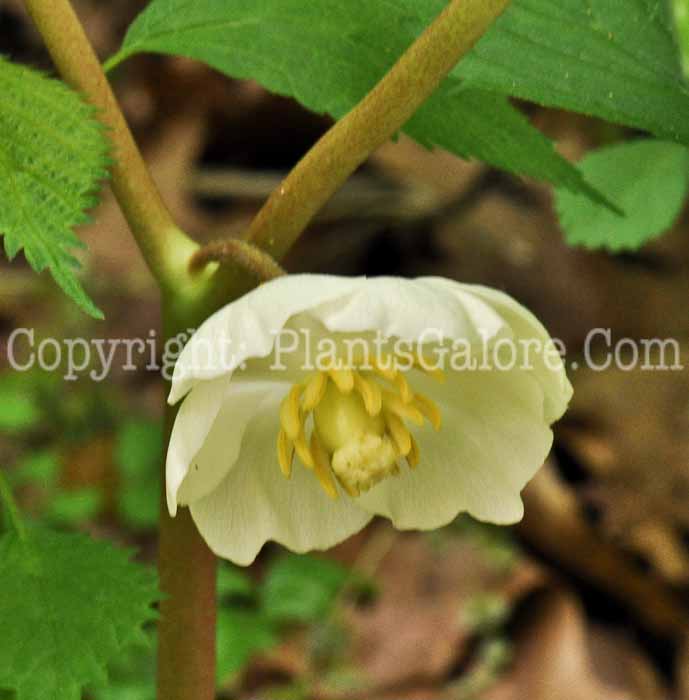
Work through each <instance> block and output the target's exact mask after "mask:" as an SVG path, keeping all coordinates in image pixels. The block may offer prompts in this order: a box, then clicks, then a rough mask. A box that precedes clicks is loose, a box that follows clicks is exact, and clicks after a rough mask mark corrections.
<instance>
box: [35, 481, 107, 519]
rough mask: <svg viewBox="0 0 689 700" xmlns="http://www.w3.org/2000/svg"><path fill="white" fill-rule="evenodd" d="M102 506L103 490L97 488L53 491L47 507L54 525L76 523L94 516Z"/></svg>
mask: <svg viewBox="0 0 689 700" xmlns="http://www.w3.org/2000/svg"><path fill="white" fill-rule="evenodd" d="M102 507H103V492H102V491H100V490H99V489H97V488H82V489H78V490H74V491H65V490H60V491H57V492H56V493H54V494H53V495H52V497H51V499H50V504H49V507H48V513H47V515H48V517H49V518H50V520H52V521H53V522H54V523H55V524H56V525H77V524H79V523H82V522H84V521H85V520H90V519H92V518H94V517H95V516H96V515H98V513H99V512H100V510H101V508H102Z"/></svg>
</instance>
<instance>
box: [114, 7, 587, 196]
mask: <svg viewBox="0 0 689 700" xmlns="http://www.w3.org/2000/svg"><path fill="white" fill-rule="evenodd" d="M444 5H445V2H444V0H442V1H440V2H439V1H438V0H432V1H431V2H428V3H425V2H418V0H400V1H398V2H395V3H391V2H380V1H377V2H376V1H374V0H347V2H343V3H333V2H332V0H310V1H309V2H304V1H303V0H234V1H233V2H232V3H228V2H226V1H225V0H198V2H194V3H191V2H188V0H153V2H151V3H150V4H149V5H148V7H147V8H146V9H145V10H144V11H143V12H142V13H141V14H140V15H139V17H138V18H137V19H136V20H135V22H134V23H133V24H132V26H131V27H130V28H129V31H128V32H127V36H126V38H125V41H124V45H123V47H122V49H121V50H120V52H119V53H117V54H116V55H115V56H113V57H112V58H111V59H110V61H108V63H107V66H108V67H113V66H114V65H116V64H117V63H119V62H121V61H122V60H124V59H125V58H127V57H128V56H131V55H133V54H135V53H138V52H142V51H148V52H156V53H165V54H173V55H174V54H181V55H184V56H188V57H190V58H194V59H198V60H200V61H204V62H205V63H207V64H208V65H210V66H212V67H214V68H216V69H217V70H219V71H221V72H223V73H225V74H227V75H230V76H232V77H236V78H248V79H254V80H257V81H258V82H260V83H262V84H263V85H264V86H266V87H267V88H268V89H269V90H272V91H273V92H276V93H279V94H283V95H288V96H290V97H294V98H295V99H297V100H298V101H299V102H301V103H302V104H303V105H304V106H306V107H307V108H308V109H311V110H313V111H315V112H326V113H328V114H330V115H332V116H334V117H336V118H340V117H342V116H343V115H344V114H346V113H347V112H348V111H349V110H350V109H351V108H352V107H354V105H355V104H357V103H358V102H359V101H360V100H361V99H362V98H363V97H364V96H365V95H366V93H367V92H368V91H369V90H370V89H371V88H372V87H373V86H374V85H375V84H376V82H377V81H378V80H379V79H380V78H381V77H382V76H383V75H384V74H385V73H386V72H387V71H388V70H389V69H390V67H391V66H392V65H393V63H394V62H395V60H396V59H397V57H398V56H400V55H401V54H402V53H403V52H404V51H405V50H406V49H407V48H408V46H409V45H410V44H411V43H412V42H413V41H414V39H415V38H416V37H417V36H418V35H419V34H420V33H421V32H422V31H423V30H424V29H425V27H426V26H427V25H428V24H429V23H430V22H431V20H432V19H433V18H434V17H435V16H436V15H437V14H438V13H439V12H440V11H441V10H442V9H443V7H444ZM405 131H408V132H409V134H410V135H411V136H413V137H414V138H415V139H417V140H418V141H420V142H422V143H424V144H427V145H429V146H430V145H437V146H442V147H443V148H446V149H448V150H450V151H452V152H453V153H456V154H458V155H460V156H463V157H467V158H470V157H471V158H478V159H480V160H484V161H486V162H487V163H490V164H492V165H495V166H497V167H500V168H505V169H507V170H510V171H512V172H516V173H519V174H523V175H529V176H532V177H535V178H538V179H545V180H549V181H551V182H553V183H554V184H557V185H559V186H562V187H567V188H570V189H573V190H575V191H585V192H588V193H589V194H590V195H591V196H593V197H596V193H595V192H593V191H592V190H591V188H590V187H588V186H587V184H586V183H585V182H584V181H583V179H582V177H581V175H580V173H579V172H578V171H577V170H576V168H575V167H574V166H572V165H571V164H569V163H568V162H567V161H566V160H565V159H564V158H562V157H561V156H559V155H558V154H557V153H556V152H555V150H554V149H553V147H552V144H551V142H550V141H548V139H546V138H545V137H544V136H543V135H542V134H541V133H540V132H538V130H536V129H535V128H533V127H532V126H531V125H530V124H529V122H528V121H527V120H526V119H525V118H524V117H523V116H522V115H521V114H520V113H519V112H517V111H516V110H515V109H514V108H513V107H512V106H511V105H510V103H509V102H508V100H507V99H506V98H505V97H504V96H503V95H500V94H495V93H494V92H493V91H484V90H480V89H469V90H465V89H464V86H463V84H462V83H461V81H460V80H458V79H456V78H451V79H448V80H446V81H445V82H444V83H443V86H442V88H441V90H440V91H439V92H438V93H437V94H436V95H434V96H432V97H431V98H430V99H429V100H428V101H427V102H426V104H425V105H424V106H423V108H422V110H421V111H420V112H419V113H418V114H417V116H416V117H415V118H414V119H413V120H412V122H411V123H410V124H409V125H408V127H407V128H406V129H405ZM599 199H600V197H599Z"/></svg>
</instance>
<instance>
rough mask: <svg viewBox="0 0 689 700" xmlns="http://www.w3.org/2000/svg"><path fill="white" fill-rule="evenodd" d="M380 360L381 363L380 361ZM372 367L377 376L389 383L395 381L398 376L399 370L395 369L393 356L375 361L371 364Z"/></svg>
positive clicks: (386, 356)
mask: <svg viewBox="0 0 689 700" xmlns="http://www.w3.org/2000/svg"><path fill="white" fill-rule="evenodd" d="M379 360H380V361H379ZM371 367H372V368H373V371H374V372H375V373H376V374H379V375H380V376H381V377H383V378H384V379H387V380H388V381H389V382H391V381H393V380H394V379H395V377H396V376H397V369H396V368H395V359H394V357H393V356H392V355H385V356H384V357H381V358H377V359H374V360H373V361H372V362H371Z"/></svg>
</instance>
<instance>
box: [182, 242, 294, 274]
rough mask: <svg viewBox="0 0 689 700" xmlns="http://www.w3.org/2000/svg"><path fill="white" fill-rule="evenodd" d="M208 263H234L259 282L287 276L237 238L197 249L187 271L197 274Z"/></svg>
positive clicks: (255, 249) (267, 257)
mask: <svg viewBox="0 0 689 700" xmlns="http://www.w3.org/2000/svg"><path fill="white" fill-rule="evenodd" d="M209 262H220V263H235V264H237V265H240V266H241V267H242V268H244V270H246V271H248V272H250V273H251V274H252V275H253V276H254V277H255V278H256V279H258V280H259V281H261V282H267V281H268V280H272V279H275V278H276V277H282V276H283V275H286V274H287V273H286V272H285V271H284V270H283V269H282V268H281V267H280V265H278V264H277V263H276V262H275V259H274V258H272V257H271V256H270V255H268V254H267V253H266V252H265V251H263V250H261V249H260V248H257V247H256V246H255V245H252V244H251V243H247V241H242V240H240V239H239V238H228V239H227V240H224V241H214V242H213V243H209V244H208V245H206V246H203V248H199V250H197V251H196V253H194V255H192V257H191V260H190V262H189V270H190V272H191V273H192V274H195V273H198V272H199V271H201V270H202V269H203V268H204V267H205V266H206V265H207V264H208V263H209Z"/></svg>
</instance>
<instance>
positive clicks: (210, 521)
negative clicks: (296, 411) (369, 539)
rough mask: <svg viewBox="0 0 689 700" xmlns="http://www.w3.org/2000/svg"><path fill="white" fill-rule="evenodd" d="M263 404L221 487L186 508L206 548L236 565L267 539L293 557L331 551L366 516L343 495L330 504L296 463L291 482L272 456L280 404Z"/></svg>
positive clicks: (271, 400)
mask: <svg viewBox="0 0 689 700" xmlns="http://www.w3.org/2000/svg"><path fill="white" fill-rule="evenodd" d="M283 396H284V392H280V393H277V394H275V393H274V394H273V395H272V396H271V397H270V398H268V399H266V400H264V402H263V403H262V405H261V406H260V408H259V410H258V412H257V413H255V414H254V416H253V418H252V420H251V422H250V423H249V425H248V427H247V430H246V432H245V434H244V439H243V440H242V447H241V451H240V454H239V459H238V461H237V465H236V466H235V468H233V469H232V470H230V471H229V472H228V473H227V475H226V476H225V478H224V479H223V481H222V482H221V483H220V485H219V486H218V487H217V488H216V489H215V490H214V491H213V492H212V493H210V494H209V495H208V496H206V497H205V498H202V499H200V500H198V501H194V502H193V503H192V504H191V506H190V508H191V514H192V517H193V518H194V522H195V523H196V526H197V527H198V529H199V531H200V532H201V534H202V535H203V537H204V539H205V540H206V542H207V543H208V545H209V546H210V548H211V549H212V550H213V551H214V552H215V553H216V554H217V555H218V556H221V557H224V558H226V559H230V560H232V561H234V562H235V563H237V564H241V565H247V564H250V563H251V562H252V561H253V560H254V558H255V557H256V555H257V554H258V552H259V551H260V549H261V547H262V546H263V544H264V543H265V542H267V541H268V540H273V541H275V542H279V543H281V544H283V545H284V546H285V547H288V548H289V549H291V550H292V551H294V552H307V551H310V550H314V549H317V550H321V549H327V548H329V547H332V546H333V545H335V544H337V543H338V542H341V541H342V540H344V539H346V538H347V537H349V536H350V535H352V534H354V533H355V532H358V531H359V530H360V529H361V528H362V527H364V526H365V525H366V523H368V521H369V520H370V519H371V517H372V516H371V515H370V514H369V513H367V512H366V511H364V510H363V509H362V508H360V507H359V505H358V503H356V502H355V501H353V500H351V499H349V498H347V497H345V496H344V494H340V497H339V498H338V499H337V500H336V501H333V500H331V499H330V498H329V497H328V496H327V495H326V494H325V493H324V492H323V490H322V489H321V487H320V485H319V484H318V481H317V480H316V477H315V476H314V475H313V473H312V472H311V471H310V470H308V469H306V468H305V467H303V466H302V465H301V464H300V463H298V462H296V460H295V464H294V467H293V469H292V478H291V479H289V480H287V479H285V478H284V477H283V476H282V474H281V473H280V467H279V466H278V462H277V456H276V438H277V432H278V428H279V419H278V411H279V402H280V400H281V399H282V397H283Z"/></svg>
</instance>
